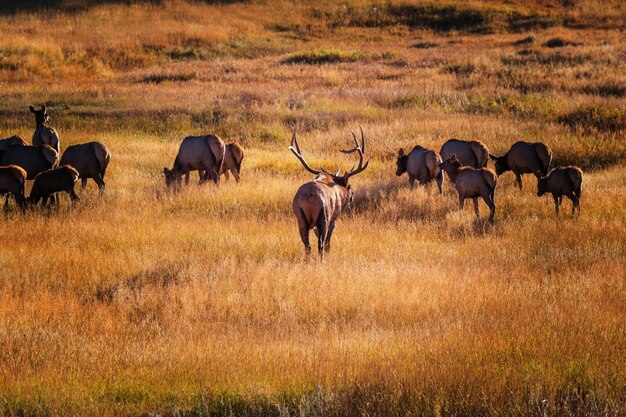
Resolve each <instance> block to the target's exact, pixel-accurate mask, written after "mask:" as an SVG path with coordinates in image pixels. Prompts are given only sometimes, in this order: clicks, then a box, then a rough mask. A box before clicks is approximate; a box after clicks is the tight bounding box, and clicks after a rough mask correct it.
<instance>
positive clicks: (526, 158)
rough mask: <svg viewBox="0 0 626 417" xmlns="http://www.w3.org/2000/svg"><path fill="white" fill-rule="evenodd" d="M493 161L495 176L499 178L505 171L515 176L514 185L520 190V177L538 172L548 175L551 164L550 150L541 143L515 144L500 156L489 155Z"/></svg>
mask: <svg viewBox="0 0 626 417" xmlns="http://www.w3.org/2000/svg"><path fill="white" fill-rule="evenodd" d="M489 157H490V158H491V159H493V160H494V161H495V166H496V175H497V176H500V175H502V174H503V173H505V172H507V171H513V173H514V174H515V183H516V184H517V185H518V186H519V189H520V190H521V189H522V175H523V174H534V173H535V172H537V171H539V172H541V173H542V175H546V174H547V173H548V169H550V163H551V162H552V150H551V149H550V148H549V147H548V146H546V145H545V144H543V143H541V142H534V143H531V142H522V141H520V142H516V143H514V144H513V146H511V149H509V151H508V152H507V153H505V154H504V155H502V156H495V155H492V154H489Z"/></svg>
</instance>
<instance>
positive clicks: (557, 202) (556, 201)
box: [552, 195, 561, 217]
mask: <svg viewBox="0 0 626 417" xmlns="http://www.w3.org/2000/svg"><path fill="white" fill-rule="evenodd" d="M552 197H553V198H554V208H555V209H556V217H559V206H560V205H561V199H560V197H557V196H555V195H553V196H552Z"/></svg>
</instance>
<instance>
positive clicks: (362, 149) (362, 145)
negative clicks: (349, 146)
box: [353, 125, 365, 154]
mask: <svg viewBox="0 0 626 417" xmlns="http://www.w3.org/2000/svg"><path fill="white" fill-rule="evenodd" d="M359 130H360V131H361V151H363V154H365V133H363V127H362V126H361V125H359ZM353 135H354V133H353ZM355 139H356V138H355Z"/></svg>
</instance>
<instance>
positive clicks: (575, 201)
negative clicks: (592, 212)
mask: <svg viewBox="0 0 626 417" xmlns="http://www.w3.org/2000/svg"><path fill="white" fill-rule="evenodd" d="M567 198H569V199H570V200H572V217H574V213H575V212H576V209H577V208H578V211H579V212H580V206H579V200H578V197H576V194H574V193H573V192H570V193H569V194H567Z"/></svg>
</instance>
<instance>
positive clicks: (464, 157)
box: [439, 139, 489, 168]
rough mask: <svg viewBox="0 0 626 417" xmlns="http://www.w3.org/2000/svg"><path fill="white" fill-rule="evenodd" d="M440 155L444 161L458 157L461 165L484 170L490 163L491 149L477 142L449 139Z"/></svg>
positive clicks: (442, 147)
mask: <svg viewBox="0 0 626 417" xmlns="http://www.w3.org/2000/svg"><path fill="white" fill-rule="evenodd" d="M439 155H441V159H442V160H443V161H446V160H448V159H450V157H451V156H452V155H456V158H457V160H458V161H459V162H460V163H461V165H465V166H469V167H472V168H484V167H486V166H487V161H489V149H487V147H486V146H485V144H484V143H482V142H480V141H477V140H461V139H449V140H448V141H446V143H444V144H443V145H442V146H441V150H440V151H439Z"/></svg>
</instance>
